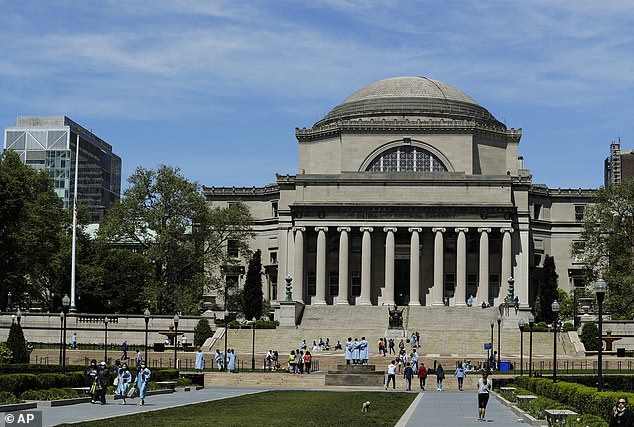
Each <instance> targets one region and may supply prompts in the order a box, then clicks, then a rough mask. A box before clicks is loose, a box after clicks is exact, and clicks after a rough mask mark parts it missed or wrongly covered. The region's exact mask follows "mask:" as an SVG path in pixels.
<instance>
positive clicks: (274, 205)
mask: <svg viewBox="0 0 634 427" xmlns="http://www.w3.org/2000/svg"><path fill="white" fill-rule="evenodd" d="M277 206H278V204H277V201H275V202H271V213H272V214H273V218H277Z"/></svg>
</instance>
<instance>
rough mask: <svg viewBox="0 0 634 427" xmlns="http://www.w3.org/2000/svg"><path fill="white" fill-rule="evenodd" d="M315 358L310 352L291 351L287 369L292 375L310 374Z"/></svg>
mask: <svg viewBox="0 0 634 427" xmlns="http://www.w3.org/2000/svg"><path fill="white" fill-rule="evenodd" d="M312 363H313V356H312V355H311V354H310V351H309V350H306V351H304V350H300V349H296V350H291V353H290V354H289V355H288V363H287V367H286V369H287V370H288V372H289V373H291V374H310V371H311V367H312V366H311V364H312Z"/></svg>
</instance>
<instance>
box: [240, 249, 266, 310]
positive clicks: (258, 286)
mask: <svg viewBox="0 0 634 427" xmlns="http://www.w3.org/2000/svg"><path fill="white" fill-rule="evenodd" d="M262 298H263V294H262V252H261V251H260V250H259V249H258V250H257V251H255V252H254V253H253V255H252V256H251V259H250V260H249V268H248V269H247V279H246V281H245V282H244V291H243V293H242V311H243V313H244V317H245V318H246V319H247V320H251V319H253V318H254V317H255V318H256V319H259V318H260V317H261V316H262Z"/></svg>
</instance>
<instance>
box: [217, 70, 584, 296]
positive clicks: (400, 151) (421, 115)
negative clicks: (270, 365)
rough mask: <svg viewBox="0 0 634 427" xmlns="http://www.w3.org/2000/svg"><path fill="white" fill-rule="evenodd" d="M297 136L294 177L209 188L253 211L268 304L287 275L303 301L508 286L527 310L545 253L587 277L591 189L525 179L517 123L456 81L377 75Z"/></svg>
mask: <svg viewBox="0 0 634 427" xmlns="http://www.w3.org/2000/svg"><path fill="white" fill-rule="evenodd" d="M295 134H296V138H297V142H298V144H299V158H298V169H297V173H296V174H293V175H277V180H276V183H275V184H272V185H269V186H265V187H253V188H235V187H222V188H217V187H205V194H206V197H207V200H208V201H209V202H210V203H212V204H214V205H223V204H229V203H232V202H236V201H243V202H244V203H246V204H247V205H248V206H249V207H250V208H251V211H252V214H253V216H254V218H255V220H254V224H253V227H254V230H255V232H256V238H255V239H254V241H253V242H252V248H253V249H254V250H255V249H260V250H262V253H263V256H262V259H263V263H264V264H265V277H266V280H265V283H266V286H265V289H264V294H265V298H267V299H270V300H271V301H272V302H273V303H275V302H276V301H281V300H284V298H285V292H284V282H285V281H284V278H285V277H287V276H291V277H292V299H293V300H295V301H301V302H303V303H305V304H316V305H320V304H321V305H324V304H342V305H388V304H389V305H392V304H397V305H411V306H421V305H422V306H436V305H443V304H449V305H455V306H461V305H466V304H467V302H468V301H471V300H472V301H473V303H474V304H481V303H482V302H487V303H489V304H492V305H495V304H500V303H502V302H503V301H505V299H506V298H507V296H508V295H509V287H510V286H511V283H512V286H513V289H512V295H514V296H518V297H519V300H520V303H521V305H523V306H526V305H529V304H532V302H533V300H534V298H535V293H536V290H537V286H538V283H539V280H540V267H541V263H542V262H543V258H544V256H545V255H552V256H554V257H555V262H556V265H557V271H558V273H559V277H560V279H559V282H560V283H559V286H560V287H561V288H563V289H571V288H572V287H573V286H575V285H576V286H581V285H582V284H583V283H582V272H581V265H580V264H579V263H577V262H576V260H575V259H573V258H572V256H571V255H570V252H571V251H570V248H571V245H572V244H574V242H575V241H576V240H578V236H579V233H580V231H581V221H582V220H583V211H584V208H585V206H586V205H587V204H588V203H591V202H592V200H593V196H594V191H593V190H580V189H550V188H548V187H547V186H544V185H536V184H533V183H532V176H531V174H530V171H529V170H527V169H525V168H524V166H523V160H522V158H521V157H520V156H519V155H518V154H519V143H520V139H521V136H522V131H521V129H508V128H507V127H506V126H505V125H504V124H502V123H501V122H500V121H498V120H497V119H496V118H495V117H493V115H491V114H490V113H489V111H487V109H486V108H484V107H482V106H480V105H479V104H478V103H477V102H475V101H474V100H473V99H472V98H471V97H469V96H468V95H466V94H465V93H464V92H462V91H460V90H459V89H457V88H455V87H453V86H451V85H448V84H446V83H443V82H441V81H438V80H432V79H429V78H425V77H398V78H391V79H386V80H382V81H379V82H376V83H374V84H371V85H369V86H367V87H365V88H363V89H361V90H359V91H357V92H355V93H354V94H352V95H351V96H350V97H348V98H347V99H346V100H345V101H343V102H342V103H341V104H339V105H338V106H336V107H335V108H333V109H332V110H331V111H330V112H329V113H328V114H327V115H326V116H325V117H324V118H323V119H321V120H319V121H318V122H317V123H315V124H314V125H313V126H312V128H308V129H307V128H301V129H299V128H298V129H296V132H295ZM229 246H231V245H229ZM228 250H230V251H231V248H228ZM233 255H234V256H236V257H239V254H237V253H234V254H233ZM246 263H247V260H242V265H246ZM225 276H226V277H225V280H227V281H231V282H235V283H238V284H240V283H241V281H243V280H244V277H243V275H241V274H237V273H235V274H234V273H231V272H227V273H226V274H225ZM470 297H471V298H470Z"/></svg>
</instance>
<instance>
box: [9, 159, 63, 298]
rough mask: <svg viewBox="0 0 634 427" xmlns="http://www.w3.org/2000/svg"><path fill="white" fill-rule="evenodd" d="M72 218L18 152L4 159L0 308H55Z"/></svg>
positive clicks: (48, 184) (48, 183) (49, 184)
mask: <svg viewBox="0 0 634 427" xmlns="http://www.w3.org/2000/svg"><path fill="white" fill-rule="evenodd" d="M69 225H70V215H69V213H68V212H67V211H65V210H64V209H63V206H62V201H61V199H60V198H59V197H58V196H57V194H56V193H55V191H54V190H53V183H52V180H51V178H50V177H49V176H48V174H47V173H46V172H44V171H37V170H35V169H33V168H31V167H30V166H27V165H25V164H24V163H22V161H21V160H20V158H19V156H18V154H17V153H15V152H14V151H10V150H9V151H4V152H3V153H2V156H0V305H1V306H2V307H6V306H7V304H6V303H7V301H6V299H5V298H6V295H7V294H8V292H11V294H12V303H13V305H14V306H23V307H27V306H28V307H33V306H41V307H43V308H45V309H47V308H48V309H51V308H52V307H53V305H54V302H53V300H54V299H55V298H61V296H59V292H60V291H59V289H61V286H62V280H63V277H64V276H65V277H66V278H67V277H68V276H69V271H66V269H67V266H68V264H64V263H62V262H60V261H61V257H62V256H63V254H64V252H65V251H66V250H67V248H68V250H69V249H70V246H67V243H68V242H69V240H68V238H67V236H68V233H69V232H70V229H69Z"/></svg>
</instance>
